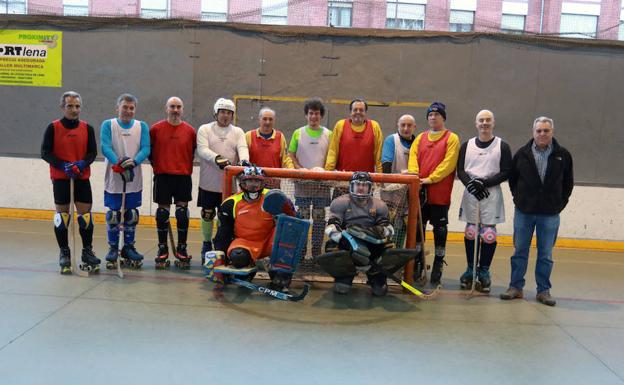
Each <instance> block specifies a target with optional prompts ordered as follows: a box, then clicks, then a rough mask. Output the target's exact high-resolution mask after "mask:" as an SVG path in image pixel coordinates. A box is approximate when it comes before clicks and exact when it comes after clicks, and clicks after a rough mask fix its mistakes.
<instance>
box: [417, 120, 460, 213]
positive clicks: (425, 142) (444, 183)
mask: <svg viewBox="0 0 624 385" xmlns="http://www.w3.org/2000/svg"><path fill="white" fill-rule="evenodd" d="M450 136H451V131H449V130H446V132H445V133H444V135H442V137H441V138H440V139H439V140H436V141H434V142H432V141H430V140H429V132H428V131H426V132H425V133H424V134H422V137H421V138H420V142H419V143H418V168H419V169H418V174H419V176H420V178H421V179H424V178H426V177H428V176H429V174H431V173H432V172H433V170H435V169H436V167H438V165H439V164H440V163H442V161H443V160H444V157H445V156H446V148H447V142H448V140H449V137H450ZM454 179H455V171H453V172H452V173H450V174H449V175H447V176H446V177H445V178H444V179H442V180H441V181H439V182H438V183H434V184H430V185H427V203H429V204H432V205H447V206H448V205H450V204H451V192H452V191H453V180H454Z"/></svg>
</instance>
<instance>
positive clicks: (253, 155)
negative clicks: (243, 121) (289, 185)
mask: <svg viewBox="0 0 624 385" xmlns="http://www.w3.org/2000/svg"><path fill="white" fill-rule="evenodd" d="M281 144H282V133H281V132H280V131H277V130H275V136H274V137H273V138H270V139H264V138H263V137H261V136H260V135H258V130H253V131H251V146H250V148H249V161H250V162H251V163H253V164H255V165H257V166H260V167H273V168H282V157H281V153H282V147H281Z"/></svg>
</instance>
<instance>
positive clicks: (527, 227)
mask: <svg viewBox="0 0 624 385" xmlns="http://www.w3.org/2000/svg"><path fill="white" fill-rule="evenodd" d="M533 230H535V236H536V239H537V262H536V263H535V281H536V283H537V292H538V293H541V292H543V291H544V290H549V289H550V288H551V287H552V285H551V284H550V273H551V272H552V267H553V259H552V249H553V247H554V246H555V241H556V240H557V232H558V231H559V214H554V215H542V214H525V213H523V212H522V211H520V210H518V208H516V209H515V214H514V234H513V241H514V246H515V248H516V251H515V252H514V255H513V256H512V257H511V283H510V284H509V287H515V288H516V289H520V290H522V288H523V287H524V284H525V280H524V275H525V274H526V271H527V266H528V264H529V250H530V248H531V240H532V239H533Z"/></svg>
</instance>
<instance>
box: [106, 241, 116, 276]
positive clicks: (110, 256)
mask: <svg viewBox="0 0 624 385" xmlns="http://www.w3.org/2000/svg"><path fill="white" fill-rule="evenodd" d="M118 257H119V250H117V245H108V253H107V254H106V257H104V258H105V259H106V269H108V270H114V269H116V268H117V258H118Z"/></svg>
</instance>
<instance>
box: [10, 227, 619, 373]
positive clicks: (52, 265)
mask: <svg viewBox="0 0 624 385" xmlns="http://www.w3.org/2000/svg"><path fill="white" fill-rule="evenodd" d="M96 234H97V235H98V236H96V239H95V244H96V247H97V250H98V254H99V255H100V256H102V255H103V254H104V250H105V239H104V237H103V235H104V226H102V225H99V226H97V228H96ZM138 238H139V239H138V248H139V251H141V252H144V253H145V254H146V255H147V258H146V265H145V266H144V269H143V270H142V271H138V272H127V275H126V278H125V279H123V280H120V279H118V278H117V277H116V276H115V275H113V274H112V273H109V272H106V271H103V272H102V274H100V275H99V276H94V277H90V278H80V277H77V276H69V277H67V276H61V275H59V274H58V267H57V261H56V258H57V248H56V246H55V241H54V237H53V234H52V224H51V223H46V222H38V221H18V220H0V240H1V242H2V247H1V248H0V314H1V318H0V383H2V384H10V385H18V384H28V385H36V384H111V383H116V384H149V385H156V384H223V385H226V384H386V383H388V384H393V383H408V382H409V383H426V384H462V385H463V384H479V385H485V384H601V385H606V384H623V383H624V355H623V354H622V346H623V343H624V285H623V284H622V276H624V255H622V254H616V253H601V252H591V251H575V250H557V252H556V263H555V269H554V273H553V285H554V290H553V294H554V295H555V296H556V297H557V298H558V300H559V302H558V304H557V307H555V308H548V307H546V306H544V305H540V304H538V303H536V302H535V299H534V297H535V292H534V287H533V276H532V274H529V276H528V277H527V281H528V282H529V283H530V287H529V290H528V291H527V292H526V299H525V300H519V301H514V302H512V303H509V302H502V301H500V300H499V299H498V294H499V293H500V292H501V291H503V290H504V289H505V288H506V284H507V281H508V276H509V262H508V257H509V255H510V251H511V250H510V249H508V248H500V249H499V251H498V253H497V259H496V260H495V263H494V266H493V272H494V277H493V278H494V287H493V291H492V295H491V296H490V297H479V298H473V299H471V300H466V299H465V298H464V297H463V295H464V293H463V292H460V291H459V288H458V282H457V277H458V276H459V275H460V274H461V272H462V270H463V265H464V257H463V251H462V248H463V247H461V245H451V246H450V247H449V256H448V262H449V266H448V267H447V269H446V271H445V280H444V286H445V289H444V291H443V293H442V296H441V297H440V298H438V299H437V300H435V301H431V302H422V301H419V300H418V299H416V298H414V297H413V296H410V295H406V294H401V293H400V292H399V291H398V290H395V291H394V292H393V293H391V295H389V296H388V297H386V298H381V299H380V298H371V296H370V294H369V291H368V290H367V288H366V287H358V288H357V289H356V290H355V291H354V292H353V293H352V294H351V295H350V296H348V297H335V296H334V295H333V294H332V293H331V291H330V290H328V287H329V286H328V285H326V284H316V285H315V287H314V289H313V290H312V291H311V293H310V295H309V296H308V297H307V298H306V299H305V300H304V301H303V302H300V303H292V302H281V301H277V300H272V299H270V298H267V297H262V296H260V295H257V294H250V293H249V292H247V291H246V290H245V289H239V288H235V287H229V288H228V289H227V290H226V291H225V292H224V293H223V295H222V297H219V296H218V295H216V294H215V293H214V292H213V290H212V285H211V284H209V283H206V282H205V280H204V279H203V278H202V276H201V271H200V268H199V262H197V259H195V260H194V262H195V264H194V266H193V269H192V270H191V271H190V272H185V273H183V272H177V271H175V270H174V269H172V270H171V271H169V272H156V271H154V269H153V262H152V259H153V258H152V254H154V252H155V239H154V238H155V230H154V229H150V228H139V230H138ZM191 247H192V249H193V251H194V253H195V254H197V252H198V250H197V249H198V248H199V242H198V234H193V235H192V242H191Z"/></svg>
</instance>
